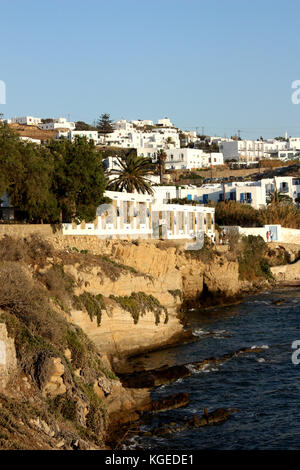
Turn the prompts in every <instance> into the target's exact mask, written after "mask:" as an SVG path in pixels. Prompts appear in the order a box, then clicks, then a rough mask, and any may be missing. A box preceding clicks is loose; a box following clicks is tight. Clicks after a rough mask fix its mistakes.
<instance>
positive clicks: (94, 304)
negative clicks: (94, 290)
mask: <svg viewBox="0 0 300 470" xmlns="http://www.w3.org/2000/svg"><path fill="white" fill-rule="evenodd" d="M73 299H74V300H73V302H74V303H73V305H75V306H76V308H77V309H78V310H79V309H80V306H81V307H82V306H84V308H85V309H86V311H87V313H88V314H89V317H90V319H91V320H92V321H93V319H94V317H96V318H97V325H98V326H100V324H101V316H102V310H106V306H105V302H104V298H103V295H102V294H98V295H96V296H95V295H93V294H91V293H90V292H84V293H83V294H80V295H79V296H78V297H76V296H74V297H73ZM78 307H79V308H78Z"/></svg>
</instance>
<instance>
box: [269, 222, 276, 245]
mask: <svg viewBox="0 0 300 470" xmlns="http://www.w3.org/2000/svg"><path fill="white" fill-rule="evenodd" d="M269 230H270V231H271V232H272V235H273V237H272V242H275V241H277V240H278V237H277V226H276V225H269Z"/></svg>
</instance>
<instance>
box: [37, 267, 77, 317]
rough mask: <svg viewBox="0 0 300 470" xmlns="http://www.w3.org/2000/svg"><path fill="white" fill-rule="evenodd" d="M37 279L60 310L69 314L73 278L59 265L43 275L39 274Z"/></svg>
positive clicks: (73, 283)
mask: <svg viewBox="0 0 300 470" xmlns="http://www.w3.org/2000/svg"><path fill="white" fill-rule="evenodd" d="M38 278H39V279H40V280H41V281H42V283H43V284H44V285H45V286H46V287H47V289H48V291H49V292H50V295H51V296H52V297H54V299H55V301H56V302H57V303H58V305H59V306H60V307H61V309H62V310H64V311H65V312H67V313H69V307H70V304H71V297H72V294H73V288H74V285H75V280H74V278H73V277H72V276H71V275H70V274H67V273H65V272H64V268H63V266H62V265H61V264H56V265H54V266H52V267H51V268H50V269H48V270H47V271H46V272H45V273H42V274H41V273H39V274H38Z"/></svg>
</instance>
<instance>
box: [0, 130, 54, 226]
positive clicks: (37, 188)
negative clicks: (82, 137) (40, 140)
mask: <svg viewBox="0 0 300 470" xmlns="http://www.w3.org/2000/svg"><path fill="white" fill-rule="evenodd" d="M0 165H1V174H0V193H1V194H3V193H7V194H8V196H9V198H10V202H11V204H12V205H13V206H14V207H15V208H16V209H19V210H21V211H22V212H23V213H24V216H25V217H26V218H27V219H28V220H30V221H31V222H36V221H39V222H43V221H51V220H52V219H53V218H55V217H56V216H57V205H56V200H55V197H54V195H53V194H52V192H51V184H52V178H53V170H54V165H53V160H52V159H51V155H49V154H48V153H47V152H46V151H45V149H44V148H43V147H40V146H37V145H35V144H32V143H24V142H22V141H20V139H19V136H18V135H17V134H16V133H14V132H13V131H12V130H11V129H10V127H9V126H7V125H6V124H1V125H0Z"/></svg>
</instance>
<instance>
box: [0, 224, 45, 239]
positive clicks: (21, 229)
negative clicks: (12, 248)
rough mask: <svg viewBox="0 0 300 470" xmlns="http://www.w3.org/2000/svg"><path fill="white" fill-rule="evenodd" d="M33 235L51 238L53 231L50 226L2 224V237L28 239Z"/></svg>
mask: <svg viewBox="0 0 300 470" xmlns="http://www.w3.org/2000/svg"><path fill="white" fill-rule="evenodd" d="M32 233H35V234H38V235H43V236H45V237H49V236H52V235H53V229H52V226H51V225H50V224H0V237H1V236H2V235H10V236H12V237H28V235H31V234H32Z"/></svg>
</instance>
